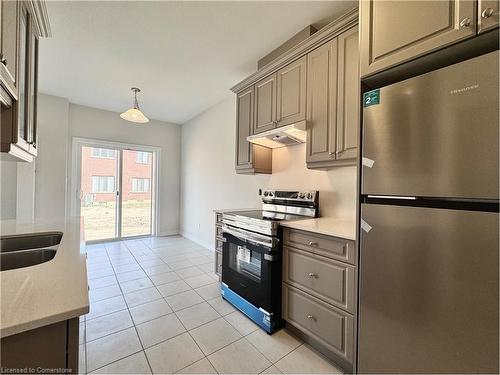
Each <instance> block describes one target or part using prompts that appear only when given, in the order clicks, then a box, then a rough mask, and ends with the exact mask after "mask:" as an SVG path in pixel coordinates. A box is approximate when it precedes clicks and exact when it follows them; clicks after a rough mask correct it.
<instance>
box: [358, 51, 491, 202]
mask: <svg viewBox="0 0 500 375" xmlns="http://www.w3.org/2000/svg"><path fill="white" fill-rule="evenodd" d="M498 80H499V76H498V51H496V52H492V53H489V54H486V55H483V56H480V57H478V58H474V59H471V60H468V61H465V62H462V63H459V64H455V65H452V66H450V67H447V68H443V69H440V70H436V71H434V72H431V73H427V74H424V75H421V76H419V77H415V78H412V79H409V80H406V81H403V82H400V83H397V84H394V85H391V86H387V87H384V88H381V89H380V91H379V92H376V91H375V92H373V93H372V95H371V96H370V95H365V98H364V109H363V151H362V152H363V158H364V159H363V160H364V163H363V171H362V192H363V194H374V195H397V196H422V197H447V198H480V199H498V136H499V133H498V127H499V119H498V112H499V93H498V91H499V85H498ZM377 103H378V104H377ZM371 161H374V162H373V164H372V163H371Z"/></svg>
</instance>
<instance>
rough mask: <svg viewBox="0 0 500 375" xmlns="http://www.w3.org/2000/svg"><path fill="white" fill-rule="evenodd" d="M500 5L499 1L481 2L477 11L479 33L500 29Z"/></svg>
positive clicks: (483, 0) (480, 0)
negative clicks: (499, 23)
mask: <svg viewBox="0 0 500 375" xmlns="http://www.w3.org/2000/svg"><path fill="white" fill-rule="evenodd" d="M499 3H500V1H499V0H479V2H478V11H477V31H478V33H483V32H485V31H488V30H491V29H493V28H495V27H498V22H499V21H498V19H499V10H500V7H499Z"/></svg>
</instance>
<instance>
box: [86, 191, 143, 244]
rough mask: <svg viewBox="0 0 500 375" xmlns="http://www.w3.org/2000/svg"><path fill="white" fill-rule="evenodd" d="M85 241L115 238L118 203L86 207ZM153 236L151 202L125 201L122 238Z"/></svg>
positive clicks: (96, 204)
mask: <svg viewBox="0 0 500 375" xmlns="http://www.w3.org/2000/svg"><path fill="white" fill-rule="evenodd" d="M81 215H82V216H83V217H84V218H85V240H86V241H93V240H102V239H108V238H113V237H115V222H116V203H115V202H105V203H94V204H92V205H89V206H84V207H82V209H81ZM148 234H151V201H150V200H145V201H132V200H130V201H125V202H123V210H122V237H129V236H140V235H148Z"/></svg>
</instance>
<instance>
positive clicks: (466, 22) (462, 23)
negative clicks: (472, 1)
mask: <svg viewBox="0 0 500 375" xmlns="http://www.w3.org/2000/svg"><path fill="white" fill-rule="evenodd" d="M471 23H472V22H471V20H470V18H469V17H465V18H464V19H463V20H462V21H460V27H469V26H470V25H471Z"/></svg>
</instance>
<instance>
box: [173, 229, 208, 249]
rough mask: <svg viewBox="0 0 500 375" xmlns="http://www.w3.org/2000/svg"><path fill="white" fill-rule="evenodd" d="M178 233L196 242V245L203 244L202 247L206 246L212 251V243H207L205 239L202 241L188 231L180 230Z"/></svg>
mask: <svg viewBox="0 0 500 375" xmlns="http://www.w3.org/2000/svg"><path fill="white" fill-rule="evenodd" d="M179 234H180V235H181V236H182V237H185V238H187V239H188V240H190V241H193V242H194V243H197V244H198V245H200V246H203V247H204V248H206V249H208V250H210V251H214V244H210V243H207V242H205V241H202V240H200V239H199V238H196V237H195V236H194V235H192V234H190V233H188V232H185V231H181V232H180V233H179Z"/></svg>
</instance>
